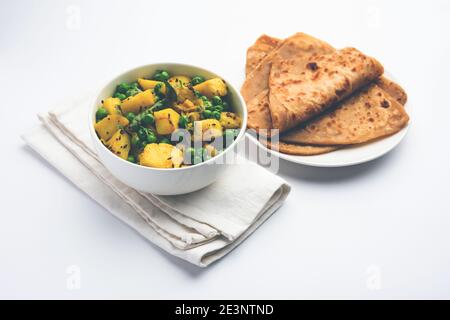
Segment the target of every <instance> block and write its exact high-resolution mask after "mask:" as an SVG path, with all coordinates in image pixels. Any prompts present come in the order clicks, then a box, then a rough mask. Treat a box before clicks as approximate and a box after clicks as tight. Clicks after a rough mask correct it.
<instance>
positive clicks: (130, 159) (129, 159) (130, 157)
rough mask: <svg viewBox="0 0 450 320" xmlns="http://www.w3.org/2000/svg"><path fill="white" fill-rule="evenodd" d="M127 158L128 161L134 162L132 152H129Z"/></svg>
mask: <svg viewBox="0 0 450 320" xmlns="http://www.w3.org/2000/svg"><path fill="white" fill-rule="evenodd" d="M127 160H128V161H130V162H133V163H136V158H135V157H134V156H133V155H132V154H130V155H129V156H128V159H127Z"/></svg>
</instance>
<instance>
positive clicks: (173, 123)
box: [153, 108, 180, 135]
mask: <svg viewBox="0 0 450 320" xmlns="http://www.w3.org/2000/svg"><path fill="white" fill-rule="evenodd" d="M153 115H154V117H155V122H156V132H158V134H162V135H165V134H171V133H172V132H174V131H175V130H176V129H178V121H180V115H179V114H178V113H177V112H176V111H175V110H173V109H172V108H166V109H163V110H160V111H156V112H155V113H154V114H153Z"/></svg>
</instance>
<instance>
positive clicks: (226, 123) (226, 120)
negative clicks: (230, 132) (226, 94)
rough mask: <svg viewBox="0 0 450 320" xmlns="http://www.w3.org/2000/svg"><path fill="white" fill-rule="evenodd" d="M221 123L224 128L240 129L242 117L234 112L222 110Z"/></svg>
mask: <svg viewBox="0 0 450 320" xmlns="http://www.w3.org/2000/svg"><path fill="white" fill-rule="evenodd" d="M220 124H221V125H222V127H223V128H224V129H238V128H240V127H241V117H239V116H238V115H237V114H236V113H233V112H221V113H220Z"/></svg>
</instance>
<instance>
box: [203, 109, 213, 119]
mask: <svg viewBox="0 0 450 320" xmlns="http://www.w3.org/2000/svg"><path fill="white" fill-rule="evenodd" d="M212 114H213V113H212V112H211V111H210V110H208V109H206V110H205V111H203V113H202V115H203V118H205V119H209V118H211V117H212Z"/></svg>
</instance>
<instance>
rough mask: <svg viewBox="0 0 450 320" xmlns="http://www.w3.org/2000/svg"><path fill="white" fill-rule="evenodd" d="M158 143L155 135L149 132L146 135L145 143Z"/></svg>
mask: <svg viewBox="0 0 450 320" xmlns="http://www.w3.org/2000/svg"><path fill="white" fill-rule="evenodd" d="M157 141H158V138H156V135H155V134H154V133H153V132H150V133H149V134H148V135H147V142H148V143H156V142H157Z"/></svg>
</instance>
